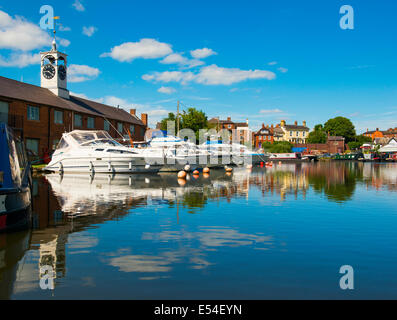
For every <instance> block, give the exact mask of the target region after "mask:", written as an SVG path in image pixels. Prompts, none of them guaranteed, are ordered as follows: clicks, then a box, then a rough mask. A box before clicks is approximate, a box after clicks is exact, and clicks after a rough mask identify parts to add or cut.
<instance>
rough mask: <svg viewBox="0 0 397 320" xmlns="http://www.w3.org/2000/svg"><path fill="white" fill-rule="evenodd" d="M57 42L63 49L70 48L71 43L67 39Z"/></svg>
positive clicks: (60, 39) (59, 39)
mask: <svg viewBox="0 0 397 320" xmlns="http://www.w3.org/2000/svg"><path fill="white" fill-rule="evenodd" d="M57 40H58V41H59V44H60V45H61V46H63V47H69V45H70V41H69V40H67V39H62V38H57Z"/></svg>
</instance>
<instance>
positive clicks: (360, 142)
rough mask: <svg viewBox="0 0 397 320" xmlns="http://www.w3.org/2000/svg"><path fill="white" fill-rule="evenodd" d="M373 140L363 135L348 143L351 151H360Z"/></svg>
mask: <svg viewBox="0 0 397 320" xmlns="http://www.w3.org/2000/svg"><path fill="white" fill-rule="evenodd" d="M370 142H372V139H371V138H369V137H366V136H363V135H359V136H356V137H355V138H354V141H350V142H349V143H348V145H349V148H350V150H356V149H359V148H360V147H361V146H362V145H363V144H364V143H370Z"/></svg>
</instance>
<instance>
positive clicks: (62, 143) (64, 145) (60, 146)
mask: <svg viewBox="0 0 397 320" xmlns="http://www.w3.org/2000/svg"><path fill="white" fill-rule="evenodd" d="M67 147H69V144H68V143H67V142H66V141H65V139H64V138H61V140H60V141H59V143H58V146H57V149H66V148H67Z"/></svg>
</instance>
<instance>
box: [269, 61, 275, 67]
mask: <svg viewBox="0 0 397 320" xmlns="http://www.w3.org/2000/svg"><path fill="white" fill-rule="evenodd" d="M276 64H277V61H272V62H269V63H268V65H269V66H274V65H276Z"/></svg>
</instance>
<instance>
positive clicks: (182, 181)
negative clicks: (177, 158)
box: [178, 179, 186, 187]
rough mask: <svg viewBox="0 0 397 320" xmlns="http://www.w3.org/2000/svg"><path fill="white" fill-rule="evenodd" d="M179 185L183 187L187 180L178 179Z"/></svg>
mask: <svg viewBox="0 0 397 320" xmlns="http://www.w3.org/2000/svg"><path fill="white" fill-rule="evenodd" d="M178 184H179V185H180V186H181V187H183V186H184V185H185V184H186V180H185V179H178Z"/></svg>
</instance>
